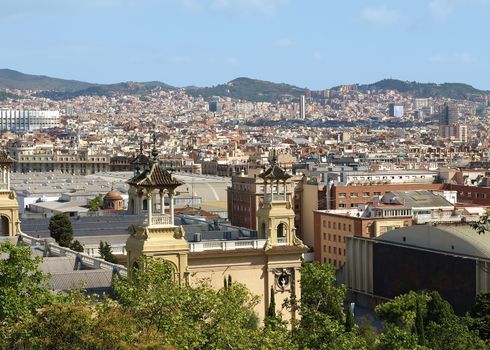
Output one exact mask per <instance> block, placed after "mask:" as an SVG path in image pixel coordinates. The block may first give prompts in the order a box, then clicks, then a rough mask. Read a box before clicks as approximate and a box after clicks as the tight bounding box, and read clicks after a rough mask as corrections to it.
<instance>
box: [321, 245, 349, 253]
mask: <svg viewBox="0 0 490 350" xmlns="http://www.w3.org/2000/svg"><path fill="white" fill-rule="evenodd" d="M327 248H328V253H329V254H332V252H333V254H336V255H337V254H338V255H342V253H343V255H344V256H345V253H346V252H345V248H344V249H342V248H338V249H337V247H334V246H330V245H329V246H327V245H324V246H323V252H324V253H326V252H327Z"/></svg>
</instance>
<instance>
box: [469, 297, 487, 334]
mask: <svg viewBox="0 0 490 350" xmlns="http://www.w3.org/2000/svg"><path fill="white" fill-rule="evenodd" d="M470 315H471V317H472V318H473V325H472V328H473V329H475V330H477V331H478V333H479V334H480V337H481V338H482V339H484V340H486V341H488V340H490V293H480V294H478V295H477V296H476V300H475V306H474V307H473V309H472V310H471V313H470Z"/></svg>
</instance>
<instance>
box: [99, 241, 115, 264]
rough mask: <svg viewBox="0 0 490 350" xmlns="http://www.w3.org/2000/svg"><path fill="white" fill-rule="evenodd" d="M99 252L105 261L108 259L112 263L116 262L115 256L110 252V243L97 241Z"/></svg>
mask: <svg viewBox="0 0 490 350" xmlns="http://www.w3.org/2000/svg"><path fill="white" fill-rule="evenodd" d="M99 254H100V256H101V257H102V259H104V260H105V261H108V262H110V263H113V264H117V263H118V261H117V258H116V257H115V256H114V254H112V248H111V245H110V244H109V243H107V242H102V241H100V243H99Z"/></svg>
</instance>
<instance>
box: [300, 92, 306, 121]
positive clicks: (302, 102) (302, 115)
mask: <svg viewBox="0 0 490 350" xmlns="http://www.w3.org/2000/svg"><path fill="white" fill-rule="evenodd" d="M305 108H306V99H305V95H301V96H300V97H299V119H305Z"/></svg>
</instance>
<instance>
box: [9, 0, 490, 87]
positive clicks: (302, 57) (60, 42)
mask: <svg viewBox="0 0 490 350" xmlns="http://www.w3.org/2000/svg"><path fill="white" fill-rule="evenodd" d="M489 15H490V0H403V1H402V0H379V1H371V0H341V1H339V0H0V23H1V24H2V30H1V36H0V37H1V41H0V43H1V44H0V68H10V69H15V70H19V71H21V72H23V73H29V74H42V75H48V76H52V77H58V78H64V79H76V80H82V81H88V82H93V83H115V82H120V81H152V80H159V81H163V82H165V83H168V84H171V85H174V86H181V87H182V86H190V85H196V86H212V85H216V84H221V83H225V82H227V81H230V80H232V79H234V78H237V77H250V78H256V79H262V80H269V81H274V82H284V83H289V84H293V85H297V86H300V87H308V88H310V89H315V90H316V89H325V88H329V87H332V86H336V85H340V84H351V83H361V84H362V83H373V82H376V81H378V80H381V79H384V78H394V79H401V80H410V81H419V82H434V83H443V82H463V83H468V84H471V85H474V86H475V87H477V88H480V89H487V90H490V45H489V40H488V36H489V33H490V21H489V20H488V18H489Z"/></svg>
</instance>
